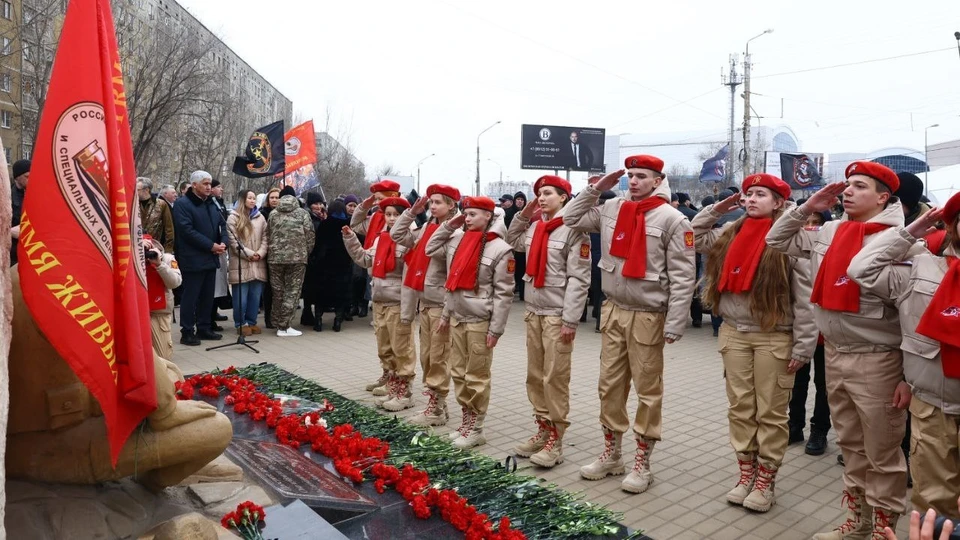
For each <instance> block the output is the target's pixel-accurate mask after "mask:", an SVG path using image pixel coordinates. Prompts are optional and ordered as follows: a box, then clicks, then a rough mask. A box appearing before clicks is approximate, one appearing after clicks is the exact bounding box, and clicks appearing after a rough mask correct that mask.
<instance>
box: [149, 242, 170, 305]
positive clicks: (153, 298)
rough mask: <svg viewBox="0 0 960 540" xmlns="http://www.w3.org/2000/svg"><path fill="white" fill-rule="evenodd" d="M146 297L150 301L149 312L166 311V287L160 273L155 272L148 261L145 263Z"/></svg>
mask: <svg viewBox="0 0 960 540" xmlns="http://www.w3.org/2000/svg"><path fill="white" fill-rule="evenodd" d="M161 257H162V255H161ZM147 296H148V297H149V299H150V311H156V310H158V309H166V307H167V286H166V285H165V284H164V283H163V278H162V277H160V272H157V269H156V268H154V267H153V265H152V264H150V262H149V261H148V262H147Z"/></svg>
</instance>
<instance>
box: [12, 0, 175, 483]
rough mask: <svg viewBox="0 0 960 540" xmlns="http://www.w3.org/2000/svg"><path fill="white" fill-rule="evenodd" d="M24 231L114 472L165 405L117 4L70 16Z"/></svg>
mask: <svg viewBox="0 0 960 540" xmlns="http://www.w3.org/2000/svg"><path fill="white" fill-rule="evenodd" d="M30 172H31V177H30V189H29V190H28V192H27V196H26V199H25V200H24V206H23V217H22V219H21V222H20V244H19V247H18V250H19V251H18V253H19V259H20V268H19V271H20V283H21V286H22V289H23V297H24V300H25V301H26V303H27V307H28V308H29V309H30V312H31V313H32V314H33V317H34V319H35V320H36V322H37V325H38V326H39V327H40V330H42V331H43V333H44V335H46V337H47V339H49V340H50V343H51V344H52V345H53V346H54V348H56V350H57V352H59V353H60V355H61V356H63V358H64V359H65V360H66V361H67V363H68V364H69V365H70V367H71V368H72V369H73V371H74V373H76V374H77V377H79V379H80V380H81V381H82V382H83V384H85V385H86V387H87V388H88V389H89V390H90V392H91V393H92V394H93V395H94V397H96V398H97V401H99V402H100V408H101V409H103V413H104V416H105V419H106V422H107V435H108V438H109V440H110V456H111V459H112V462H113V464H114V465H116V462H117V458H118V457H119V455H120V450H121V449H122V448H123V445H124V443H125V442H126V440H127V438H128V437H129V436H130V434H131V433H132V432H133V429H134V428H135V427H136V426H137V424H139V423H140V422H141V421H142V420H143V419H144V418H145V417H146V416H147V415H148V414H149V413H150V412H152V411H153V410H154V409H156V407H157V396H156V387H155V381H154V376H153V350H152V345H151V341H150V312H149V307H148V306H149V301H148V298H147V282H146V273H145V268H146V266H145V261H144V257H143V243H142V238H141V234H142V230H141V226H140V215H139V205H138V204H137V202H136V201H137V197H136V186H135V182H136V176H137V174H136V171H135V169H134V163H133V147H132V145H131V142H130V124H129V120H128V118H127V105H126V95H125V93H124V89H123V74H122V72H121V68H120V56H119V54H118V52H117V38H116V34H115V32H114V27H113V15H112V14H111V12H110V2H109V0H73V1H71V2H70V5H69V6H68V8H67V15H66V19H65V20H64V24H63V31H62V33H61V35H60V45H59V48H58V49H57V57H56V60H55V62H54V65H53V74H52V77H51V79H50V88H49V91H48V94H47V101H46V104H45V106H44V109H43V114H42V116H41V118H40V129H39V132H38V133H37V144H36V147H35V149H34V159H33V167H32V169H31V171H30Z"/></svg>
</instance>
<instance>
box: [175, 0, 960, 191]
mask: <svg viewBox="0 0 960 540" xmlns="http://www.w3.org/2000/svg"><path fill="white" fill-rule="evenodd" d="M179 1H180V3H181V4H182V5H184V6H185V7H186V8H187V9H189V10H190V11H191V12H192V13H193V14H194V15H195V16H196V17H197V18H199V19H200V20H201V21H202V22H203V23H204V24H206V25H207V26H208V27H209V28H210V29H211V30H213V31H214V32H215V33H217V34H218V35H219V36H220V37H221V38H222V39H224V41H225V42H226V43H227V44H228V45H229V46H230V47H231V48H233V50H234V51H236V52H237V53H238V54H239V55H240V56H241V57H243V58H244V59H245V60H246V61H247V62H248V63H249V64H250V65H251V66H252V67H253V68H254V69H256V70H257V71H259V72H260V73H261V74H262V75H263V76H264V77H265V78H266V79H267V80H268V81H269V82H270V83H272V84H273V85H274V86H275V87H277V88H278V89H279V90H280V91H281V92H283V93H284V94H285V95H286V96H287V97H288V98H290V99H291V100H293V107H294V114H295V115H299V116H302V117H303V118H304V119H309V118H313V119H314V121H315V123H316V125H317V128H318V130H322V129H323V126H324V125H325V123H326V113H327V111H328V110H329V111H331V114H332V118H331V128H330V131H331V134H333V135H334V136H337V137H340V138H346V139H349V143H350V145H351V146H352V148H353V149H354V151H355V154H356V155H357V156H358V157H359V158H360V159H361V160H362V161H363V162H364V163H365V164H366V165H367V171H368V174H370V173H372V172H373V171H374V169H375V168H377V167H378V166H379V165H381V164H383V163H389V164H392V165H393V166H394V167H395V168H397V169H399V170H400V171H401V172H402V173H407V174H416V164H417V162H418V161H419V160H420V159H421V158H423V157H424V156H427V155H429V154H431V153H436V157H433V158H431V159H429V160H427V161H425V162H424V163H423V165H422V166H421V173H422V182H423V185H424V186H425V185H427V184H430V183H434V182H442V183H450V184H453V185H457V186H459V187H460V188H461V189H470V188H471V186H472V182H473V180H474V175H475V159H476V139H477V134H478V133H479V132H480V131H482V130H483V129H484V128H486V127H487V126H489V125H490V124H492V123H494V122H496V121H497V120H501V121H502V123H501V124H500V125H499V126H497V127H495V128H493V129H492V130H490V131H489V132H487V133H486V134H485V135H483V137H482V139H481V177H482V180H483V181H484V182H487V181H493V180H496V179H498V177H499V174H500V169H499V168H498V166H497V165H496V164H494V163H492V162H489V161H487V159H493V160H495V161H497V162H499V163H500V164H501V165H502V166H503V176H504V179H507V178H508V177H509V178H510V179H513V180H528V181H531V182H532V181H533V180H535V179H536V178H537V177H538V176H539V175H540V174H541V173H540V172H538V171H530V170H522V169H520V125H521V124H524V123H530V124H536V123H543V124H555V125H570V126H585V127H599V128H605V129H606V130H607V133H608V134H619V133H659V132H670V131H687V130H716V131H717V132H718V133H726V129H727V128H726V126H727V124H728V108H729V90H728V89H727V87H724V86H721V81H720V72H721V69H723V70H726V67H727V65H728V56H729V54H730V53H734V52H739V53H740V54H741V55H742V52H743V50H744V44H745V42H746V41H747V40H748V39H750V38H751V37H753V36H755V35H757V34H760V33H761V32H763V30H765V29H767V28H773V29H774V32H773V33H772V34H769V35H765V36H763V37H761V38H759V39H756V40H754V41H752V42H751V44H750V51H751V53H752V56H753V62H754V71H753V73H754V79H753V83H752V91H753V92H754V93H755V94H754V96H753V99H752V105H753V107H754V108H755V109H756V111H757V114H759V115H760V116H761V117H762V118H761V119H760V120H759V121H760V122H761V123H763V124H764V125H770V124H777V123H783V124H787V125H789V126H790V127H791V128H793V129H794V131H795V132H796V133H797V136H798V137H799V138H800V141H801V150H802V151H807V152H827V153H829V152H848V151H864V152H867V151H871V150H876V149H879V148H882V147H887V146H908V147H912V148H917V149H920V150H922V149H923V143H924V141H923V138H924V129H923V128H924V127H925V126H928V125H931V124H940V127H938V128H933V129H931V130H930V131H929V135H930V144H934V143H937V142H942V141H947V140H957V139H960V53H958V50H957V41H956V39H955V38H954V36H953V33H954V31H960V1H958V0H920V1H914V2H892V1H889V0H876V1H872V2H867V1H863V0H858V1H838V0H833V1H829V2H828V1H825V0H810V1H807V2H804V3H790V2H785V1H769V0H763V1H728V2H703V1H699V2H694V1H687V0H673V1H668V2H657V3H653V2H637V1H617V2H614V1H599V0H598V1H594V2H569V1H559V0H558V1H552V2H524V1H520V0H512V1H503V0H487V1H486V2H462V1H456V0H407V1H405V2H396V1H390V2H388V1H380V0H377V1H359V2H330V1H325V2H309V1H305V0H299V1H292V0H273V1H271V2H268V3H266V4H265V3H264V2H262V1H257V2H254V1H251V0H179ZM938 49H944V50H942V51H940V52H930V53H928V54H914V53H921V52H927V51H936V50H938ZM900 55H912V56H905V57H903V58H899V59H893V60H884V61H879V62H866V63H862V62H865V61H869V60H875V59H881V58H888V57H894V56H900ZM852 63H859V64H857V65H849V66H844V67H837V68H833V69H815V68H826V67H828V66H835V65H838V64H852ZM801 70H810V71H804V72H801V73H792V74H783V73H787V72H797V71H801ZM740 90H742V87H741V89H740ZM737 101H738V103H737V114H738V123H742V114H743V113H742V100H740V99H738V100H737ZM781 103H782V104H783V107H782V119H781ZM911 113H912V125H911ZM754 122H756V120H754ZM667 166H668V167H669V164H668V165H667ZM579 176H583V174H582V173H580V175H579ZM577 179H579V177H577ZM578 183H579V182H578Z"/></svg>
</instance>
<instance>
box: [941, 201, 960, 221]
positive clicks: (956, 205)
mask: <svg viewBox="0 0 960 540" xmlns="http://www.w3.org/2000/svg"><path fill="white" fill-rule="evenodd" d="M957 214H960V193H955V194H954V195H953V197H950V200H949V201H947V204H945V205H943V222H944V223H946V224H950V223H952V222H953V220H955V219H956V218H957Z"/></svg>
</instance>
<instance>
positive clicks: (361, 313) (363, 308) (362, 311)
mask: <svg viewBox="0 0 960 540" xmlns="http://www.w3.org/2000/svg"><path fill="white" fill-rule="evenodd" d="M368 309H369V308H368V307H367V302H366V301H364V302H363V303H362V304H360V310H359V311H358V312H357V317H360V318H361V319H362V318H364V317H366V316H367V310H368Z"/></svg>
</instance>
